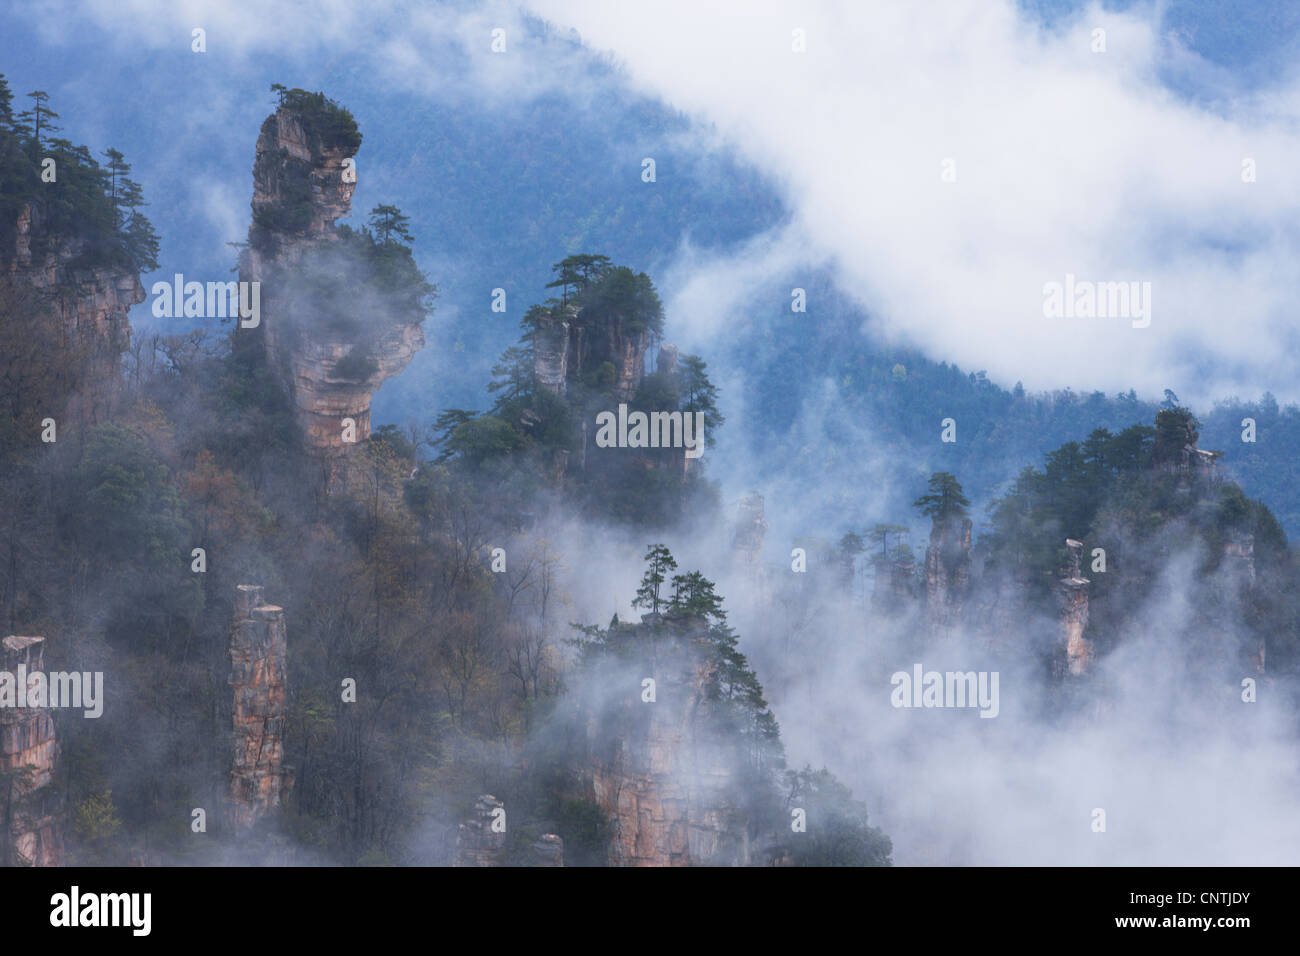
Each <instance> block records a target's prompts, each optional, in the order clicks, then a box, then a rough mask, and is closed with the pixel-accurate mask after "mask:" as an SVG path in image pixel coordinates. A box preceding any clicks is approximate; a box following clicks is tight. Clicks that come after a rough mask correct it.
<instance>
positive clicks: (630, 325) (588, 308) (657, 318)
mask: <svg viewBox="0 0 1300 956" xmlns="http://www.w3.org/2000/svg"><path fill="white" fill-rule="evenodd" d="M575 298H576V301H577V302H578V304H579V318H580V320H581V321H582V322H583V323H584V324H591V325H596V326H600V325H603V324H605V323H609V322H621V323H622V324H623V328H624V329H625V330H626V331H628V332H640V331H650V332H652V333H654V334H655V335H662V334H663V329H664V308H663V303H661V302H660V301H659V294H658V293H657V292H656V291H655V287H654V283H653V282H651V281H650V277H649V276H648V275H646V274H645V273H644V272H633V271H632V270H631V269H629V268H628V267H627V266H610V267H608V268H605V269H603V270H601V271H600V272H598V273H596V274H595V276H594V278H593V279H592V281H591V282H590V284H587V285H584V286H582V287H581V292H580V294H579V295H577V296H576V297H575Z"/></svg>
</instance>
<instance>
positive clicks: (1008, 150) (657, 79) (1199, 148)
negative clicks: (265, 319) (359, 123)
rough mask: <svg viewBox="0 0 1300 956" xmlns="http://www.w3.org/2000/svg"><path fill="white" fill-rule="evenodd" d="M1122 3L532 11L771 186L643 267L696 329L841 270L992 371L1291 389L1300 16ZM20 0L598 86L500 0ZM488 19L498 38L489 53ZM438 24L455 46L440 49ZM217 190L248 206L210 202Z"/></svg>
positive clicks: (218, 36) (436, 65)
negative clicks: (1093, 299) (1117, 313)
mask: <svg viewBox="0 0 1300 956" xmlns="http://www.w3.org/2000/svg"><path fill="white" fill-rule="evenodd" d="M1123 6H1124V7H1126V8H1127V9H1125V10H1123V11H1122V12H1115V11H1106V10H1103V9H1102V8H1101V7H1100V6H1096V5H1089V6H1080V5H1076V4H1065V3H1045V2H1044V3H1035V4H1025V5H1024V6H1020V5H1017V4H1014V3H1011V2H1005V0H970V2H959V0H953V2H942V3H926V4H917V3H912V2H897V3H890V2H880V3H870V4H865V3H854V2H816V3H811V2H802V3H780V2H773V0H760V2H755V0H743V2H735V3H716V2H714V3H702V2H699V0H666V2H659V3H653V4H632V3H607V2H601V0H531V2H529V3H528V4H527V5H526V7H525V8H523V11H524V12H532V13H534V14H536V15H538V16H541V17H544V18H546V19H547V20H550V21H551V22H552V23H553V24H554V25H555V26H556V27H557V28H558V29H559V30H560V31H567V30H569V29H573V30H576V31H577V33H578V34H579V35H580V36H581V38H582V40H583V41H584V43H586V44H588V45H589V46H590V48H591V49H592V50H594V51H596V52H597V53H599V54H601V55H607V54H608V55H612V57H613V59H614V60H615V62H617V63H619V64H621V65H622V66H623V67H624V68H625V69H626V71H627V72H628V74H629V76H630V78H631V82H632V83H633V84H635V86H637V87H639V88H640V89H642V90H643V91H644V92H647V93H650V94H652V95H655V96H659V97H662V98H663V99H664V100H665V101H667V102H669V103H671V104H672V105H673V106H675V107H678V108H680V109H682V110H684V111H686V112H687V113H688V114H689V115H691V116H692V117H694V118H697V119H698V120H699V121H700V123H699V126H700V129H701V130H708V132H707V133H704V132H702V133H701V135H702V136H705V135H707V136H709V137H717V139H719V140H722V141H725V142H727V143H728V144H730V145H732V146H735V147H736V148H738V149H739V151H740V153H741V155H742V156H743V157H745V158H746V159H747V160H748V161H749V162H751V163H752V164H754V165H755V166H756V167H758V168H759V169H761V170H762V171H764V172H765V173H767V174H769V175H770V176H771V178H772V180H773V181H774V182H776V183H777V184H778V186H779V188H780V189H781V190H782V193H783V197H784V200H785V202H786V203H787V205H788V207H789V209H790V211H791V221H790V222H789V224H788V225H785V226H783V227H781V228H780V229H779V231H776V232H773V233H771V234H769V235H767V236H764V237H763V238H762V240H761V241H760V242H757V243H754V244H752V245H750V246H747V247H746V248H745V249H744V250H742V251H741V252H740V253H739V254H736V255H733V256H728V257H724V258H721V259H715V258H709V257H706V256H701V255H699V254H697V253H696V252H695V251H694V250H692V249H690V248H689V247H688V246H684V247H683V248H682V249H681V250H680V252H679V255H678V256H677V267H676V268H674V269H672V270H669V272H668V273H667V274H666V275H664V276H662V277H657V278H659V279H660V284H661V287H662V288H663V290H664V292H665V294H666V297H667V299H668V306H669V314H670V315H671V316H672V319H673V323H674V326H675V327H676V328H679V329H680V328H683V327H685V328H687V329H688V331H687V332H686V333H685V334H684V335H682V336H681V337H682V338H683V339H684V340H685V342H686V344H688V345H691V346H693V347H699V348H703V347H706V346H707V344H708V340H709V339H710V338H711V337H712V336H713V335H714V334H715V333H717V332H719V331H721V330H724V329H726V328H728V327H730V325H731V323H734V322H735V321H738V320H739V321H743V320H744V315H745V306H746V296H747V295H751V294H753V292H754V290H755V289H756V288H757V287H758V285H759V284H758V283H756V281H755V277H765V278H777V277H781V278H782V279H783V281H784V280H788V282H789V284H790V286H791V287H793V286H795V285H798V284H799V279H800V275H801V274H808V273H810V272H811V271H812V270H813V269H814V268H816V267H817V266H829V267H830V268H831V269H833V270H834V272H835V273H836V275H837V276H838V279H839V282H840V283H841V285H842V286H843V288H844V289H845V290H846V291H848V292H849V293H851V294H852V295H853V296H854V297H855V298H856V299H858V300H859V301H860V302H861V303H862V304H863V306H864V307H865V308H866V309H867V310H868V312H869V314H870V315H871V317H872V321H873V322H874V323H875V328H876V330H877V331H880V332H883V333H884V334H886V335H888V336H892V337H895V338H896V339H897V340H899V341H902V342H907V343H911V344H915V345H918V346H920V347H921V348H923V349H924V350H925V351H926V352H927V353H928V354H930V355H931V356H932V357H933V358H935V359H937V360H942V359H946V360H949V361H955V362H957V363H958V364H959V365H961V366H962V367H963V368H981V369H987V370H988V372H989V374H990V377H991V378H993V379H994V380H995V381H998V382H1000V383H1002V384H1004V385H1010V384H1011V383H1013V382H1014V381H1016V380H1017V379H1019V380H1023V381H1024V383H1025V385H1026V386H1027V387H1029V388H1030V389H1035V388H1054V387H1061V386H1064V385H1070V386H1072V387H1075V388H1079V389H1093V388H1100V389H1104V390H1106V391H1109V392H1113V391H1116V390H1120V389H1127V388H1129V387H1136V388H1137V389H1138V390H1139V391H1141V392H1144V393H1145V394H1154V395H1158V394H1159V392H1160V390H1161V389H1162V388H1163V387H1165V386H1166V385H1168V384H1169V383H1171V382H1176V383H1178V384H1179V394H1180V396H1181V397H1182V398H1183V399H1184V400H1188V401H1195V402H1206V401H1208V400H1210V399H1212V398H1215V397H1219V396H1222V395H1226V394H1231V393H1239V394H1241V395H1243V396H1254V395H1258V394H1259V393H1260V392H1262V391H1264V390H1266V389H1267V390H1271V391H1273V392H1274V393H1275V394H1276V395H1278V396H1279V397H1280V398H1283V399H1294V398H1300V389H1298V388H1297V386H1296V382H1297V381H1298V380H1300V376H1297V374H1296V372H1297V368H1296V364H1297V356H1300V349H1297V348H1295V347H1294V346H1295V344H1296V333H1295V331H1293V329H1294V326H1295V323H1294V321H1293V319H1294V315H1295V307H1294V304H1293V292H1294V289H1295V271H1294V266H1293V264H1294V263H1295V262H1296V260H1297V253H1298V252H1300V216H1297V211H1298V210H1297V207H1298V206H1300V163H1297V162H1296V159H1297V157H1298V156H1300V122H1298V120H1300V83H1298V81H1297V74H1296V69H1295V66H1294V64H1295V63H1296V62H1297V60H1296V58H1295V56H1294V53H1295V52H1296V50H1297V49H1300V48H1298V47H1297V42H1296V37H1297V33H1298V30H1300V22H1298V21H1300V14H1297V13H1296V12H1295V11H1294V10H1291V9H1290V8H1289V7H1288V5H1286V4H1266V3H1251V4H1246V5H1244V6H1243V5H1234V4H1220V5H1213V6H1214V8H1215V9H1213V10H1209V9H1201V7H1203V6H1204V5H1196V4H1185V3H1160V4H1145V5H1144V4H1124V5H1123ZM309 8H310V10H311V11H312V12H311V15H306V11H307V10H308V9H309ZM1029 8H1032V10H1031V9H1029ZM18 9H19V11H20V15H22V16H23V17H24V18H25V23H26V26H27V27H28V28H29V29H30V30H32V31H34V33H35V35H36V36H38V37H39V38H40V39H41V40H42V41H43V42H45V43H48V44H49V47H48V49H45V50H36V51H32V50H30V49H27V50H24V51H22V53H23V55H24V57H30V56H35V57H37V58H44V57H46V56H52V55H54V54H55V52H56V51H58V53H59V55H66V53H67V50H68V49H69V47H72V46H75V44H76V43H77V42H78V41H79V40H84V39H85V36H86V35H88V34H91V33H94V34H95V36H96V38H98V37H99V36H101V35H104V36H107V37H108V38H109V41H110V42H112V43H115V44H119V45H120V46H121V50H120V51H119V52H120V54H121V55H124V56H126V55H132V54H133V53H135V54H138V53H140V52H142V51H145V50H153V51H156V50H164V51H165V50H167V49H173V50H182V51H185V50H186V47H187V46H188V38H189V33H190V30H191V29H192V28H193V27H195V26H203V27H204V28H205V29H206V30H207V31H208V44H209V47H210V49H211V51H212V53H211V55H212V57H213V61H214V62H219V63H220V64H221V69H223V70H229V71H231V72H232V74H233V75H234V76H237V75H238V71H239V69H240V66H241V63H246V62H247V58H249V57H259V58H265V57H277V58H286V59H290V60H294V59H315V60H318V61H319V60H322V59H323V60H326V61H328V60H329V59H330V58H332V57H336V56H341V55H342V54H343V53H344V51H346V55H347V56H348V57H349V58H353V57H357V56H358V55H359V56H360V59H361V61H362V62H364V63H366V64H368V65H367V66H366V69H368V70H372V71H373V74H374V77H375V78H376V79H378V80H379V81H380V82H382V83H383V84H384V85H385V87H386V88H391V89H394V90H401V91H403V92H405V93H415V94H421V93H423V94H427V95H429V96H434V95H436V96H438V97H440V98H442V99H444V100H445V99H446V98H448V97H449V96H450V97H455V98H458V99H461V100H462V101H463V102H464V103H465V105H466V108H471V109H492V108H493V104H494V103H499V102H501V101H502V100H503V99H505V100H509V101H511V102H517V101H518V100H519V99H520V98H521V97H523V98H527V97H531V96H536V95H539V94H542V93H546V92H550V91H555V90H563V91H566V92H567V93H568V94H569V95H572V96H573V97H574V98H575V99H576V100H577V101H578V102H579V103H580V102H581V101H582V99H583V98H584V97H585V96H586V95H587V94H588V93H589V92H590V91H589V90H585V89H584V88H583V84H584V83H587V82H591V81H590V80H588V79H585V78H581V77H583V73H582V72H581V64H580V62H578V61H579V60H580V59H581V57H580V56H579V55H577V54H574V55H570V56H556V55H555V53H556V49H555V47H554V45H553V44H551V45H550V46H548V47H547V50H546V53H547V55H545V56H543V55H541V50H542V47H543V44H542V43H540V42H535V38H534V37H530V31H529V30H528V29H527V28H526V25H525V21H524V18H523V15H522V13H521V7H520V6H519V5H517V4H513V3H502V2H491V3H483V4H477V3H473V4H471V3H464V4H437V5H434V4H412V3H392V2H386V0H377V2H373V3H367V4H353V3H345V2H334V3H329V2H327V3H324V4H319V3H313V4H302V3H297V2H287V0H281V2H271V3H264V2H260V0H259V2H257V3H251V2H234V3H220V4H213V3H204V2H184V3H176V4H160V3H152V2H143V0H134V2H132V0H127V2H121V0H111V2H110V0H94V2H85V3H76V2H63V3H53V4H51V3H45V2H43V3H40V4H36V3H20V4H19V5H18ZM1043 11H1048V13H1050V16H1049V15H1047V14H1045V13H1044V12H1043ZM498 27H499V28H501V29H504V30H505V31H506V37H507V49H506V51H505V53H493V52H492V51H491V42H492V37H491V34H492V30H493V29H494V28H498ZM796 30H799V31H802V34H801V36H802V38H803V41H804V44H805V46H806V49H805V50H804V52H795V51H794V49H793V47H794V45H795V32H794V31H796ZM1097 31H1104V37H1103V36H1102V34H1101V33H1098V32H1097ZM97 42H98V39H97ZM449 42H450V43H454V44H456V45H458V46H459V47H460V48H462V49H463V50H464V51H465V52H466V53H467V54H469V55H468V56H467V57H464V58H461V59H458V60H456V61H455V62H454V63H452V62H450V61H449V60H448V59H447V58H446V57H441V56H438V55H436V54H435V51H436V50H438V49H440V48H441V46H442V45H444V44H446V43H449ZM1103 45H1104V52H1099V51H1100V49H1101V47H1102V46H1103ZM0 48H2V46H0ZM8 52H10V53H17V52H18V51H8ZM230 82H232V77H229V76H228V78H227V83H230ZM260 92H261V91H259V93H260ZM263 98H264V97H263ZM195 127H196V128H200V129H201V128H202V127H203V120H202V118H201V117H196V118H195ZM241 147H242V148H244V150H245V151H246V146H244V145H243V144H241ZM1246 161H1253V169H1254V177H1255V181H1253V182H1243V163H1244V162H1246ZM945 172H946V177H945ZM954 176H955V181H945V178H946V179H948V180H951V179H953V178H954ZM223 198H224V199H231V200H232V201H234V198H235V197H232V196H225V195H224V193H223V194H221V196H219V197H218V200H217V201H215V203H214V204H213V203H210V204H209V205H212V206H213V208H219V207H222V206H223V201H222V200H223ZM224 205H227V206H228V205H229V204H228V203H226V204H224ZM235 205H236V206H238V207H241V208H240V212H241V214H242V212H243V210H242V206H243V203H242V202H236V203H235ZM214 215H215V213H214ZM225 215H226V216H227V218H228V217H229V215H230V213H229V211H227V212H226V213H225ZM232 228H233V227H232ZM1067 275H1072V276H1074V277H1075V278H1076V280H1081V281H1085V282H1096V283H1101V282H1137V283H1149V284H1150V285H1149V289H1150V301H1149V325H1146V324H1145V322H1146V318H1145V317H1142V318H1138V319H1130V318H1128V317H1111V318H1100V317H1096V318H1086V317H1070V318H1049V317H1046V316H1045V315H1044V308H1043V302H1044V285H1045V284H1046V283H1049V282H1058V283H1064V282H1065V280H1066V276H1067ZM1137 288H1138V289H1142V288H1144V287H1143V286H1141V285H1139V286H1138V287H1137ZM763 294H771V293H770V290H767V291H764V293H763ZM816 305H817V303H816V302H811V303H809V316H810V321H815V316H816ZM1135 323H1136V324H1137V325H1145V327H1135Z"/></svg>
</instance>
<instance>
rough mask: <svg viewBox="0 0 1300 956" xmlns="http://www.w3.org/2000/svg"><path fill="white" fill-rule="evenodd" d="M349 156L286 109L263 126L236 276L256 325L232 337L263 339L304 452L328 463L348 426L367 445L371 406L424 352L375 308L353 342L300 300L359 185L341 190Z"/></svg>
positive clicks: (363, 317) (367, 311)
mask: <svg viewBox="0 0 1300 956" xmlns="http://www.w3.org/2000/svg"><path fill="white" fill-rule="evenodd" d="M355 152H356V151H355V149H353V148H351V147H345V146H329V145H326V144H325V143H324V142H322V140H321V138H320V137H319V136H317V135H315V134H314V133H312V132H311V131H310V130H309V129H308V128H307V127H306V125H305V124H304V121H303V119H302V118H301V117H300V116H299V115H297V114H296V113H295V112H293V111H292V110H290V109H288V108H286V107H281V108H280V109H278V110H277V111H276V112H275V114H274V115H273V116H270V117H268V118H267V120H266V122H265V123H264V124H262V131H261V135H260V136H259V137H258V139H257V158H256V160H255V162H254V165H253V202H252V206H253V225H252V227H251V228H250V229H249V246H248V248H247V249H246V250H244V253H243V255H242V256H241V258H240V270H239V278H240V280H241V281H247V282H259V283H261V286H260V295H261V323H260V325H259V326H258V327H256V328H251V329H242V328H241V329H239V330H237V331H236V335H237V336H241V335H250V336H258V337H260V341H261V346H262V348H263V350H264V352H265V355H266V357H267V360H268V362H269V364H270V366H271V368H272V369H273V370H274V372H275V374H276V377H277V379H278V380H279V382H280V385H281V387H282V388H283V389H284V390H285V392H286V393H287V394H288V395H289V396H290V397H291V399H292V402H293V407H294V411H295V415H296V417H297V420H298V424H299V425H300V426H301V428H302V430H303V433H304V435H305V437H306V442H307V445H308V447H309V448H312V449H315V450H317V451H320V452H323V453H326V454H331V455H337V454H340V453H342V452H343V451H345V450H346V448H347V447H348V446H349V444H351V443H349V442H346V441H345V440H344V427H345V426H344V419H349V418H350V419H352V421H353V422H354V423H355V426H356V427H355V440H356V442H361V441H364V440H365V439H366V438H368V437H369V435H370V401H371V397H372V396H373V395H374V393H375V392H376V391H377V390H378V388H379V386H380V385H381V384H383V382H384V381H385V380H386V379H389V378H391V377H392V376H394V375H396V374H397V373H398V372H400V371H401V370H402V369H404V368H405V367H406V365H407V363H409V362H410V360H411V357H412V356H413V355H414V354H415V353H416V352H417V351H419V350H420V349H421V348H423V347H424V332H423V330H422V329H421V327H420V325H419V323H418V322H417V321H403V320H402V319H401V318H400V317H396V318H394V317H385V318H386V319H388V318H392V321H376V318H377V317H376V316H375V315H374V314H373V311H374V308H375V304H374V303H372V302H369V301H367V300H366V299H364V298H358V300H357V301H356V303H355V315H354V316H353V319H354V322H355V324H357V325H358V326H361V325H362V324H364V328H363V329H362V331H361V333H360V335H361V336H362V338H360V339H359V336H358V334H356V333H354V334H344V333H343V332H341V331H340V330H339V328H338V327H337V325H333V324H331V323H327V322H322V321H318V320H319V318H320V316H318V315H313V314H312V308H313V306H312V304H311V302H310V297H309V296H304V295H303V292H304V289H305V288H309V287H310V277H306V278H305V279H304V276H303V275H301V274H300V273H301V272H302V271H303V270H304V269H305V268H306V266H305V262H304V260H306V259H309V258H310V256H311V254H312V253H313V251H317V250H319V249H321V248H322V247H325V246H328V245H330V244H331V243H334V242H336V241H337V239H338V231H337V229H336V227H335V225H334V221H335V220H336V219H338V218H339V217H340V216H344V215H347V213H348V211H349V210H350V208H351V204H352V194H353V191H354V190H355V189H356V183H355V182H346V181H345V180H344V172H345V170H346V168H347V166H346V160H348V159H351V158H352V156H353V155H354V154H355ZM286 210H288V212H287V213H286ZM332 304H334V305H338V303H332ZM345 359H346V360H347V361H346V362H345V361H344V360H345ZM340 363H343V364H342V365H341V364H340Z"/></svg>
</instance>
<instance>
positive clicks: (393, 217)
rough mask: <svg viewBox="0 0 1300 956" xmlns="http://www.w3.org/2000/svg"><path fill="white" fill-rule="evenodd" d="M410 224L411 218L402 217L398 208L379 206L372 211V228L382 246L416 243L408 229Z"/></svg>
mask: <svg viewBox="0 0 1300 956" xmlns="http://www.w3.org/2000/svg"><path fill="white" fill-rule="evenodd" d="M410 223H411V218H410V217H409V216H404V215H402V211H401V210H400V209H398V208H397V207H396V206H384V205H379V206H376V207H375V208H374V209H372V210H370V228H371V230H372V231H373V232H374V234H375V235H376V236H377V237H378V239H379V242H380V243H381V244H382V245H387V244H388V243H390V242H407V243H409V242H414V241H415V240H414V239H413V238H412V236H411V231H410V229H409V228H407V227H408V226H409V225H410Z"/></svg>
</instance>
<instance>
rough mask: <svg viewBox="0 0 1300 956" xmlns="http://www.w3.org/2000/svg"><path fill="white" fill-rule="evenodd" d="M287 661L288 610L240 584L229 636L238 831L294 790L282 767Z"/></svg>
mask: <svg viewBox="0 0 1300 956" xmlns="http://www.w3.org/2000/svg"><path fill="white" fill-rule="evenodd" d="M285 657H286V642H285V623H284V611H283V610H282V609H281V608H278V607H275V606H273V605H270V604H264V603H263V602H262V589H261V588H260V587H256V586H254V585H248V584H241V585H239V587H238V589H237V595H236V598H235V620H234V624H233V626H232V627H231V631H230V662H231V670H230V687H231V691H232V693H233V694H234V720H233V723H234V755H233V759H232V761H231V766H230V821H231V822H232V823H233V824H234V826H235V827H236V828H241V827H247V826H251V825H252V824H254V823H256V822H257V821H258V820H259V819H261V818H262V817H263V816H265V815H266V814H267V813H269V812H270V811H272V810H274V809H275V808H276V807H278V806H279V805H280V802H281V800H282V799H284V797H285V796H286V795H287V793H288V791H289V789H290V788H291V787H292V786H293V775H292V772H291V771H290V770H289V769H288V768H286V767H284V766H283V762H284V743H283V734H284V712H285V696H284V695H285Z"/></svg>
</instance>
